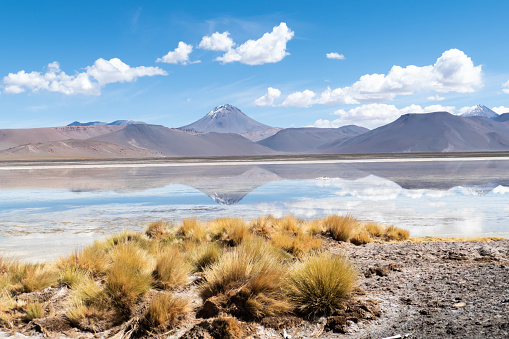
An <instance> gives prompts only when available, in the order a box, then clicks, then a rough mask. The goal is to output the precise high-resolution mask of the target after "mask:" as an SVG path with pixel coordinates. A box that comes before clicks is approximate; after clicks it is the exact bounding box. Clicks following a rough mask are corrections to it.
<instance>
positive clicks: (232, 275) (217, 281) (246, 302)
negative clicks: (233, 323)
mask: <svg viewBox="0 0 509 339" xmlns="http://www.w3.org/2000/svg"><path fill="white" fill-rule="evenodd" d="M245 244H250V245H249V246H244V244H243V245H241V246H239V247H236V248H234V249H233V250H231V251H230V252H228V253H226V254H224V255H223V256H222V257H221V258H220V259H219V261H218V262H216V263H215V264H213V265H212V266H210V267H209V268H207V269H206V270H205V271H204V276H205V280H206V282H205V283H204V284H203V285H202V286H201V291H200V294H201V296H202V298H203V299H204V300H205V299H207V298H209V297H212V296H214V295H218V294H221V293H225V294H228V293H229V292H232V293H234V294H236V295H237V297H238V298H237V299H239V302H240V301H242V304H243V305H242V306H243V308H244V309H245V310H246V312H247V314H245V316H247V317H251V318H261V317H265V316H275V315H280V314H283V313H287V312H289V311H290V310H291V305H290V304H289V303H288V301H287V299H286V298H285V296H284V294H283V291H282V283H283V280H284V276H285V273H286V270H285V268H284V266H283V265H282V264H281V262H280V260H279V259H278V258H277V257H275V256H273V255H271V253H274V250H272V249H270V247H271V245H270V244H268V243H267V242H265V241H263V240H262V241H261V242H260V241H249V242H245Z"/></svg>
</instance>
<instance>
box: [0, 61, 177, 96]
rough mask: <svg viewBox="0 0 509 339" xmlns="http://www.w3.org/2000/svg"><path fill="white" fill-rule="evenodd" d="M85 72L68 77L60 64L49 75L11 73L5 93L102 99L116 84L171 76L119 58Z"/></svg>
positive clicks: (53, 65)
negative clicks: (82, 95) (51, 93)
mask: <svg viewBox="0 0 509 339" xmlns="http://www.w3.org/2000/svg"><path fill="white" fill-rule="evenodd" d="M85 70H86V71H85V72H81V73H76V74H74V75H68V74H66V73H65V72H64V71H62V70H61V69H60V64H59V63H58V62H56V61H55V62H52V63H50V64H49V65H48V69H47V71H46V73H41V72H30V73H27V72H25V71H19V72H18V73H9V74H8V75H7V76H5V77H4V78H3V83H4V92H5V93H10V94H17V93H22V92H25V91H26V90H31V91H32V92H38V91H43V90H45V91H49V92H59V93H63V94H67V95H70V94H88V95H99V94H101V88H102V87H104V86H105V85H106V84H110V83H114V82H132V81H135V80H136V79H137V78H139V77H144V76H154V75H167V74H168V73H166V72H165V71H164V70H162V69H160V68H158V67H145V66H139V67H131V66H129V65H127V64H125V63H124V62H122V61H121V60H120V59H118V58H113V59H110V60H105V59H102V58H100V59H97V60H96V61H95V63H94V64H93V65H92V66H88V67H86V68H85Z"/></svg>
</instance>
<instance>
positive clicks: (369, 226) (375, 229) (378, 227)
mask: <svg viewBox="0 0 509 339" xmlns="http://www.w3.org/2000/svg"><path fill="white" fill-rule="evenodd" d="M364 229H365V230H366V231H367V232H368V233H369V234H370V235H371V236H372V237H374V238H380V237H381V236H382V235H384V233H385V226H384V225H382V224H379V223H377V222H372V221H369V222H366V223H364Z"/></svg>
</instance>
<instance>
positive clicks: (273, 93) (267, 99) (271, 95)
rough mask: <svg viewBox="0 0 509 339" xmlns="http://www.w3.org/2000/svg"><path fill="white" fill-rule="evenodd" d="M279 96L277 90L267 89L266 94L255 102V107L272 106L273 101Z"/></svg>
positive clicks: (279, 93) (279, 92)
mask: <svg viewBox="0 0 509 339" xmlns="http://www.w3.org/2000/svg"><path fill="white" fill-rule="evenodd" d="M280 96H281V91H280V90H278V89H277V88H272V87H269V88H268V89H267V94H265V95H263V96H261V97H259V98H258V99H256V100H255V102H254V103H255V105H256V106H272V105H273V104H274V100H276V99H277V98H279V97H280Z"/></svg>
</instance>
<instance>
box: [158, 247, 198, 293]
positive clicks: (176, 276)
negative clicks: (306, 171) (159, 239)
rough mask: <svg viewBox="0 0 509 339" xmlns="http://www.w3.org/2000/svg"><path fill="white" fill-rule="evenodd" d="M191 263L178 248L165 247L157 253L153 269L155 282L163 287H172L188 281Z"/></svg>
mask: <svg viewBox="0 0 509 339" xmlns="http://www.w3.org/2000/svg"><path fill="white" fill-rule="evenodd" d="M191 271H192V267H191V264H190V263H189V262H188V261H187V260H186V258H185V256H184V254H182V253H181V251H179V249H178V248H172V247H168V248H165V249H163V250H162V251H161V253H159V254H158V255H157V263H156V266H155V269H154V277H155V279H156V281H155V283H156V285H157V286H158V287H161V288H164V289H170V288H174V287H176V286H178V285H183V284H185V283H187V282H188V281H189V279H188V277H189V275H190V274H191Z"/></svg>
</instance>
